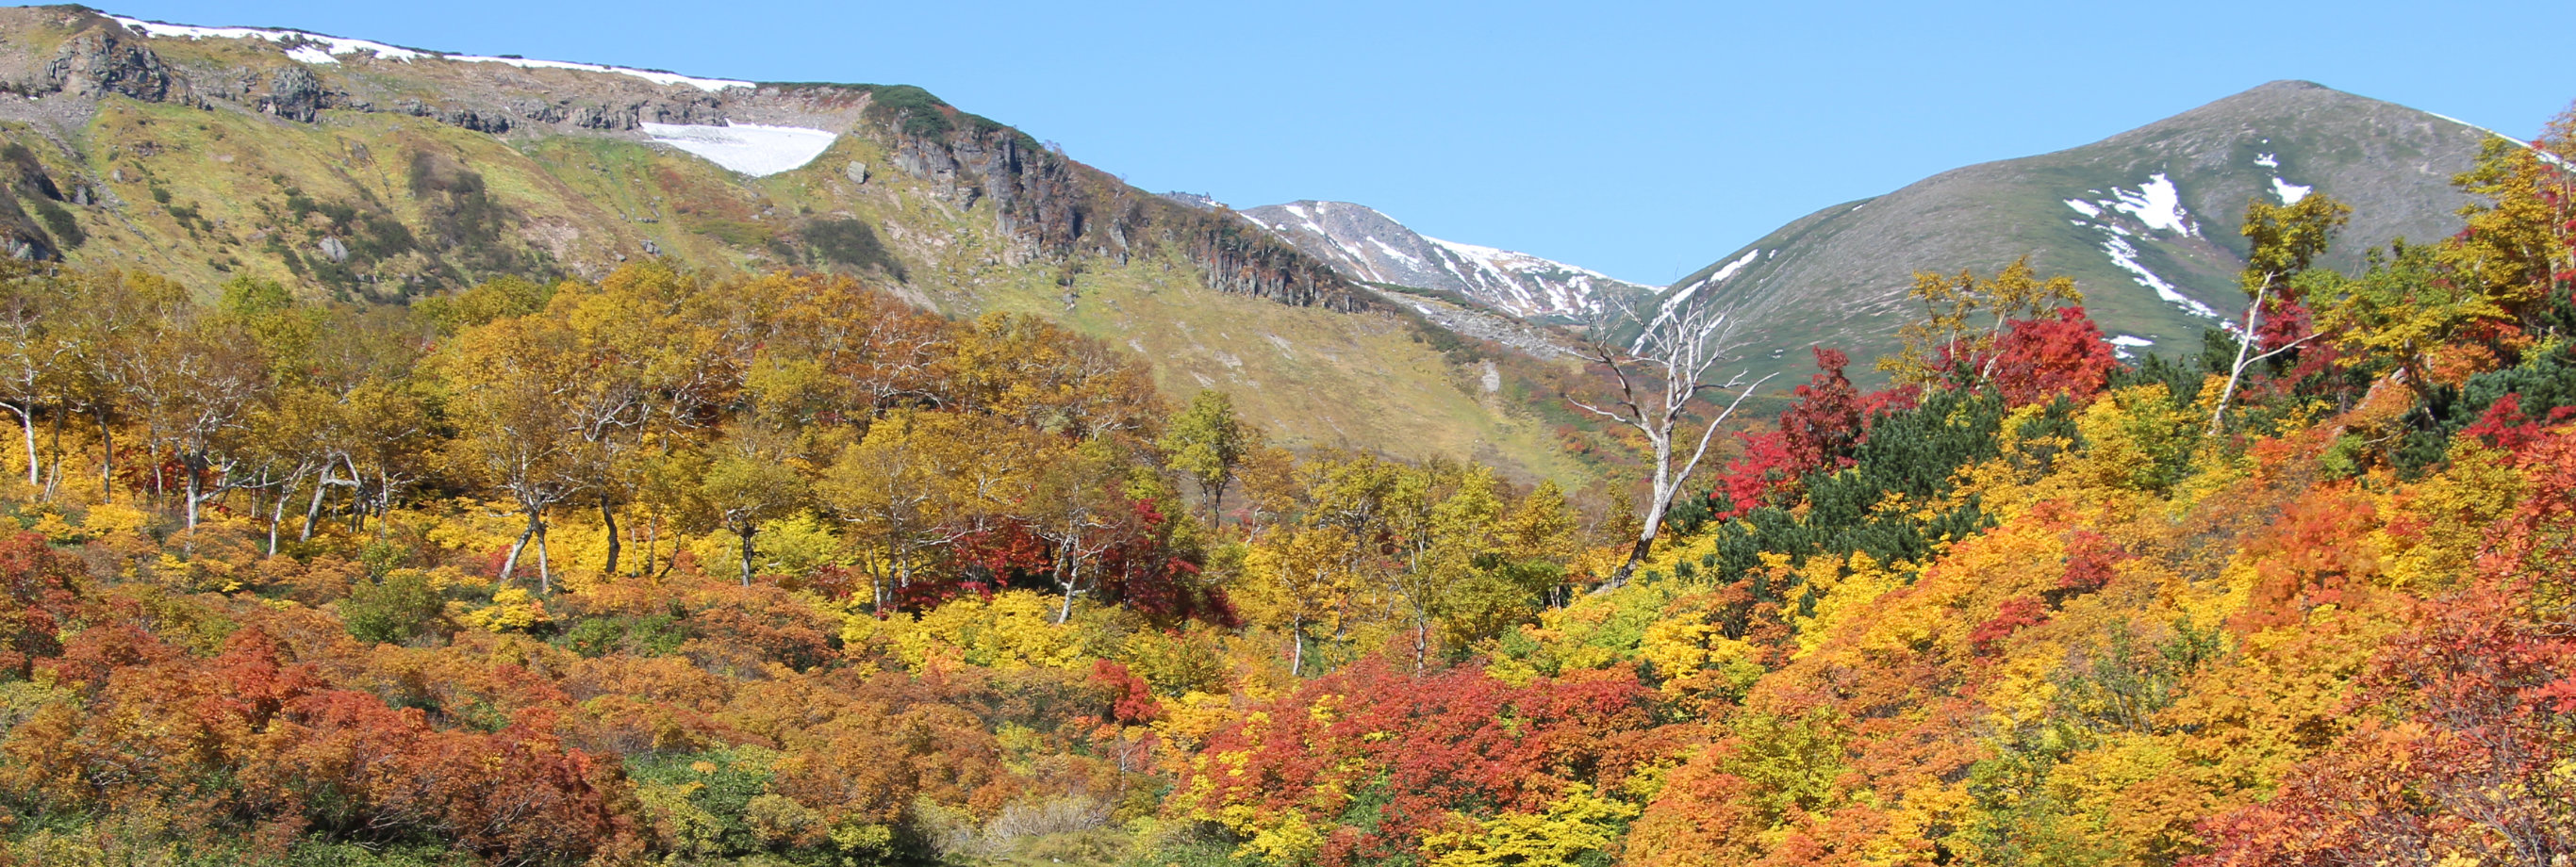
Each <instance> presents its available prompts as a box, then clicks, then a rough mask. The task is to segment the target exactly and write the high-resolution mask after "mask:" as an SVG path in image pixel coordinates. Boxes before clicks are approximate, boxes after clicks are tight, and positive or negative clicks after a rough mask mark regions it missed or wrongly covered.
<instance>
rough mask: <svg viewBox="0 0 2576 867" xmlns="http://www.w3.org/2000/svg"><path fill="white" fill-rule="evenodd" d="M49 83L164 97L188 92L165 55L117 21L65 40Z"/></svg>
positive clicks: (82, 92)
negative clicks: (166, 63) (119, 29)
mask: <svg viewBox="0 0 2576 867" xmlns="http://www.w3.org/2000/svg"><path fill="white" fill-rule="evenodd" d="M45 82H46V85H47V86H48V87H50V88H51V89H52V90H55V91H58V92H62V93H67V94H71V95H73V96H84V97H96V96H102V95H105V94H110V93H115V94H122V95H125V96H130V97H133V98H135V99H140V100H143V101H145V102H163V101H167V100H169V99H170V98H171V96H172V95H173V93H177V94H180V95H182V96H184V95H185V94H186V87H185V85H184V84H183V83H178V82H176V81H175V80H174V78H173V76H172V75H171V74H170V70H169V68H168V67H166V66H164V65H163V64H162V62H161V56H160V55H158V54H154V53H152V49H150V48H146V47H144V46H143V40H141V39H137V38H135V37H132V36H127V35H123V34H121V33H119V32H117V30H116V28H115V27H114V26H113V25H110V26H108V27H99V28H92V29H89V30H85V31H82V32H80V33H77V34H74V35H73V36H72V37H71V38H69V39H66V40H64V41H63V45H62V48H61V49H59V50H57V51H56V52H55V53H54V59H53V61H52V62H51V63H48V64H46V65H45Z"/></svg>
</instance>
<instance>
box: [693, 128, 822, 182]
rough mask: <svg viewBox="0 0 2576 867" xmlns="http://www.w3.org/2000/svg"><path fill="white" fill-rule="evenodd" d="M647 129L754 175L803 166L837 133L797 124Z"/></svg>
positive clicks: (708, 158)
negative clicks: (797, 125) (796, 125)
mask: <svg viewBox="0 0 2576 867" xmlns="http://www.w3.org/2000/svg"><path fill="white" fill-rule="evenodd" d="M644 133H645V134H646V135H649V136H652V137H653V140H654V141H656V142H660V143H662V144H666V145H670V146H672V147H675V148H679V149H681V150H684V151H688V152H689V153H693V154H697V155H698V156H700V157H704V158H706V160H707V161H708V162H711V163H715V164H716V165H719V166H723V167H725V168H728V169H732V170H734V171H737V172H741V173H743V174H746V175H750V176H752V177H755V178H757V177H765V176H768V175H774V174H777V173H779V172H783V171H787V170H789V169H793V168H797V167H799V166H803V165H805V164H806V163H810V162H813V161H814V158H815V157H818V156H822V155H823V150H824V149H825V148H829V147H831V146H832V141H833V140H834V139H838V138H840V135H839V134H838V133H832V132H825V131H823V130H819V129H806V128H803V127H794V126H760V125H757V124H735V125H732V126H698V125H694V124H670V123H647V124H644Z"/></svg>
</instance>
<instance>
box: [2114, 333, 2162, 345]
mask: <svg viewBox="0 0 2576 867" xmlns="http://www.w3.org/2000/svg"><path fill="white" fill-rule="evenodd" d="M2111 345H2113V346H2128V347H2139V346H2154V345H2156V342H2155V341H2153V340H2148V339H2146V338H2144V337H2139V336H2136V335H2133V334H2122V335H2118V336H2116V337H2113V338H2111Z"/></svg>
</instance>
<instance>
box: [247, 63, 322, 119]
mask: <svg viewBox="0 0 2576 867" xmlns="http://www.w3.org/2000/svg"><path fill="white" fill-rule="evenodd" d="M329 98H330V94H329V92H328V91H325V90H323V89H322V79H321V78H320V77H318V76H315V75H314V74H313V70H310V69H306V68H304V67H303V66H300V65H299V66H281V67H278V68H276V69H272V70H269V73H268V93H266V94H264V95H262V96H260V97H259V101H258V103H257V104H258V107H259V110H260V111H261V112H264V113H267V114H273V115H276V116H278V117H282V118H285V119H287V120H293V121H301V122H304V123H312V122H313V119H314V118H316V117H318V116H320V115H321V113H322V109H323V108H325V107H326V106H325V103H326V102H328V101H329Z"/></svg>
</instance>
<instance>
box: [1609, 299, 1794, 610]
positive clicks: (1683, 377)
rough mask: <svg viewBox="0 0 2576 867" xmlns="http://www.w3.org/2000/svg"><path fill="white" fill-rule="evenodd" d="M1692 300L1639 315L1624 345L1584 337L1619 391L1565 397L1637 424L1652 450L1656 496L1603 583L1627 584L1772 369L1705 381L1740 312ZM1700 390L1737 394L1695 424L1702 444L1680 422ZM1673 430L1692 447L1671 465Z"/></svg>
mask: <svg viewBox="0 0 2576 867" xmlns="http://www.w3.org/2000/svg"><path fill="white" fill-rule="evenodd" d="M1691 300H1692V299H1676V300H1675V301H1673V302H1671V303H1668V304H1666V305H1665V306H1664V308H1663V309H1662V310H1660V311H1657V312H1656V314H1655V317H1654V318H1653V319H1651V320H1643V325H1644V328H1643V330H1642V331H1640V332H1639V333H1638V335H1637V339H1636V340H1635V341H1634V342H1632V343H1630V344H1629V345H1628V346H1627V347H1626V348H1625V349H1621V348H1619V347H1618V346H1616V345H1613V344H1611V343H1609V342H1607V341H1606V340H1604V339H1602V338H1601V337H1599V336H1597V335H1601V334H1603V333H1605V332H1604V331H1601V330H1596V331H1595V332H1594V333H1595V335H1596V337H1594V338H1593V339H1591V340H1588V341H1586V342H1585V355H1586V356H1587V357H1588V358H1590V359H1591V360H1592V361H1594V362H1597V363H1599V364H1601V365H1602V366H1604V367H1608V368H1609V369H1610V373H1611V375H1613V376H1615V377H1617V378H1618V380H1619V393H1618V396H1617V397H1616V398H1615V399H1613V400H1609V401H1605V402H1603V403H1602V404H1595V403H1592V402H1588V401H1585V400H1583V399H1581V398H1577V397H1575V396H1573V395H1571V394H1568V395H1563V397H1564V398H1565V400H1566V402H1567V403H1571V404H1573V405H1575V406H1576V407H1579V408H1581V409H1583V410H1585V411H1587V412H1591V413H1592V414H1594V415H1598V416H1601V417H1603V418H1607V419H1610V420H1612V421H1615V422H1618V423H1620V424H1624V425H1627V426H1629V427H1632V428H1635V429H1637V432H1638V433H1642V434H1645V435H1646V442H1647V443H1648V444H1649V445H1651V446H1652V448H1653V451H1654V496H1653V498H1652V499H1651V500H1650V501H1649V502H1648V503H1647V506H1646V514H1645V515H1644V527H1643V528H1642V529H1640V530H1638V531H1637V544H1636V547H1634V548H1631V549H1629V551H1628V560H1627V562H1625V563H1622V564H1620V566H1619V570H1618V571H1617V572H1615V573H1613V574H1612V575H1611V576H1610V582H1609V584H1608V585H1606V586H1608V587H1618V586H1621V585H1624V584H1626V583H1628V576H1629V574H1630V573H1633V572H1635V571H1636V570H1637V564H1639V563H1642V562H1645V559H1646V555H1647V554H1648V553H1649V552H1651V551H1653V550H1654V546H1655V534H1656V532H1657V531H1659V530H1661V529H1662V527H1663V523H1664V513H1665V512H1667V511H1669V510H1671V509H1672V506H1673V499H1674V497H1676V496H1677V495H1679V494H1680V492H1681V489H1682V483H1683V482H1687V481H1689V480H1690V476H1691V472H1692V471H1693V470H1696V469H1698V468H1699V462H1700V459H1701V458H1703V457H1706V456H1707V455H1708V444H1709V442H1710V440H1712V439H1714V438H1715V437H1716V436H1717V429H1718V428H1719V427H1721V426H1724V425H1725V423H1726V420H1727V418H1728V417H1730V416H1733V415H1734V414H1735V409H1736V407H1738V406H1741V405H1743V403H1744V399H1745V398H1747V397H1751V396H1752V395H1753V391H1754V390H1755V389H1757V388H1760V387H1761V386H1762V383H1764V382H1766V381H1769V380H1770V379H1771V376H1773V375H1776V374H1772V375H1765V376H1763V377H1762V378H1760V379H1756V380H1753V381H1751V382H1746V381H1745V377H1746V376H1747V375H1749V374H1748V373H1737V374H1736V375H1735V376H1734V377H1733V378H1731V379H1729V380H1727V381H1726V382H1724V383H1712V382H1709V381H1708V375H1709V371H1710V370H1712V369H1714V368H1715V367H1716V366H1717V364H1718V362H1720V361H1722V360H1725V358H1726V357H1727V352H1728V350H1730V349H1732V348H1733V347H1732V339H1733V337H1734V333H1735V325H1736V322H1737V318H1736V316H1735V315H1734V313H1735V311H1734V310H1733V309H1731V308H1729V309H1720V308H1719V307H1717V306H1716V305H1713V304H1707V303H1690V301H1691ZM1621 313H1622V314H1624V315H1625V317H1626V319H1627V321H1631V322H1636V321H1640V320H1641V317H1639V316H1638V315H1637V312H1636V310H1634V309H1633V308H1628V307H1625V306H1624V305H1623V306H1622V308H1621ZM1704 391H1714V392H1719V393H1726V392H1733V393H1734V394H1735V397H1734V399H1733V400H1730V401H1728V402H1727V404H1726V406H1725V408H1723V409H1720V410H1718V412H1717V414H1716V415H1715V416H1713V417H1711V418H1709V419H1708V420H1707V424H1706V425H1705V426H1704V427H1702V428H1701V429H1700V432H1699V442H1698V443H1697V444H1696V445H1691V444H1690V443H1689V442H1688V434H1687V431H1686V430H1685V429H1684V427H1683V423H1684V422H1685V421H1686V420H1687V419H1688V417H1689V416H1691V415H1693V413H1692V412H1691V409H1690V405H1691V403H1692V401H1693V400H1695V399H1697V398H1698V397H1699V396H1700V393H1701V392H1704ZM1676 433H1680V434H1682V436H1681V439H1682V440H1683V442H1684V444H1685V445H1689V447H1690V452H1689V456H1688V457H1686V458H1681V459H1680V462H1679V464H1678V465H1676V464H1675V458H1676V457H1678V456H1677V454H1676V451H1675V449H1674V447H1673V446H1674V440H1675V438H1676V437H1675V435H1676Z"/></svg>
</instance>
